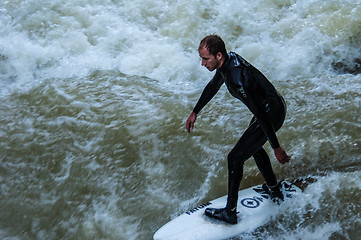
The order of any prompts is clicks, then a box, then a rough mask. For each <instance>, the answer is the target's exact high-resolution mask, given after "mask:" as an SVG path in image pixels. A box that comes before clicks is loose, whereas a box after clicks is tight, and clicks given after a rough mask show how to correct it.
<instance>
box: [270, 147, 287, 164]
mask: <svg viewBox="0 0 361 240" xmlns="http://www.w3.org/2000/svg"><path fill="white" fill-rule="evenodd" d="M273 150H274V153H275V156H276V158H277V160H278V161H279V162H280V163H281V164H285V163H287V162H289V161H290V159H291V157H290V156H288V155H287V153H286V151H285V150H284V149H283V148H282V147H281V146H279V147H278V148H275V149H273Z"/></svg>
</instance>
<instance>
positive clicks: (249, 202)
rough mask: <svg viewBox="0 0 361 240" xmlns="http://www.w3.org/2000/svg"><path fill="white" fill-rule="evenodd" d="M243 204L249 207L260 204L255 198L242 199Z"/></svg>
mask: <svg viewBox="0 0 361 240" xmlns="http://www.w3.org/2000/svg"><path fill="white" fill-rule="evenodd" d="M241 204H242V205H243V206H245V207H248V208H256V207H258V206H259V202H258V201H257V200H256V199H254V198H244V199H242V201H241Z"/></svg>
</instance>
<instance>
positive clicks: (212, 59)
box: [198, 47, 222, 71]
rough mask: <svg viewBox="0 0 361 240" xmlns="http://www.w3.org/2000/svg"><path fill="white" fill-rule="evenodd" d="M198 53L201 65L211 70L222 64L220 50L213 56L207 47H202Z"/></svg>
mask: <svg viewBox="0 0 361 240" xmlns="http://www.w3.org/2000/svg"><path fill="white" fill-rule="evenodd" d="M198 53H199V56H200V57H201V58H202V66H204V67H206V68H207V69H208V70H209V71H213V70H215V69H218V68H220V67H221V66H222V61H221V60H222V54H221V53H220V52H219V53H217V56H214V55H212V54H210V53H209V50H208V48H206V47H202V48H201V49H200V50H199V51H198Z"/></svg>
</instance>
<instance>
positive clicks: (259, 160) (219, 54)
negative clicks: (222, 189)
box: [186, 35, 290, 224]
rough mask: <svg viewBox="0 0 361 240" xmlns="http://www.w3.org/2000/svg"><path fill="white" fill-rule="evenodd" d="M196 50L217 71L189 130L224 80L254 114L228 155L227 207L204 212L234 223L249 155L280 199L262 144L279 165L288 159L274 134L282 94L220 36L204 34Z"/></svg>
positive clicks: (204, 63)
mask: <svg viewBox="0 0 361 240" xmlns="http://www.w3.org/2000/svg"><path fill="white" fill-rule="evenodd" d="M198 52H199V56H200V57H201V58H202V66H205V67H206V68H207V69H208V70H209V71H213V70H216V73H215V75H214V77H213V78H212V80H211V81H210V82H209V83H208V84H207V86H206V87H205V89H204V91H203V93H202V95H201V97H200V98H199V100H198V102H197V104H196V106H195V107H194V109H193V112H192V113H191V115H190V116H189V118H188V119H187V123H186V128H187V131H188V133H189V132H190V130H191V129H193V127H194V123H195V121H196V119H197V114H198V113H199V112H200V111H201V109H202V108H203V107H204V106H205V105H206V104H207V103H208V102H209V101H210V100H211V99H212V98H213V96H214V95H215V94H216V93H217V92H218V90H219V88H220V87H221V85H222V84H223V83H226V86H227V88H228V90H229V92H230V93H231V95H232V96H234V97H235V98H238V99H239V100H241V101H242V102H243V103H244V104H245V105H246V106H247V107H248V109H249V110H250V111H251V112H252V113H253V114H254V117H253V118H252V121H251V123H250V125H249V127H248V128H247V130H246V131H245V132H244V133H243V135H242V136H241V138H240V139H239V141H238V142H237V144H236V145H235V147H234V148H233V149H232V150H231V152H230V153H229V154H228V198H227V205H226V207H225V208H220V209H215V208H207V209H206V210H205V214H206V215H207V216H209V217H212V218H216V219H219V220H222V221H225V222H227V223H231V224H236V223H237V211H236V210H237V200H238V190H239V186H240V183H241V180H242V177H243V165H244V162H245V161H246V160H247V159H248V158H250V157H251V156H253V158H254V159H255V161H256V164H257V167H258V168H259V170H260V172H261V173H262V175H263V177H264V178H265V181H266V184H267V186H268V188H267V191H268V192H269V193H270V195H271V197H273V198H277V197H278V198H280V199H283V195H282V193H281V192H280V189H279V185H278V183H277V180H276V177H275V175H274V173H273V170H272V166H271V162H270V159H269V157H268V155H267V153H266V151H265V150H264V149H263V148H262V146H263V145H264V144H265V143H266V141H267V140H268V141H269V143H270V144H271V146H272V148H273V150H274V154H275V156H276V158H277V160H278V161H279V162H280V163H281V164H285V163H286V162H289V160H290V156H288V155H287V153H286V152H285V150H284V149H283V148H282V147H281V146H280V144H279V142H278V139H277V136H276V131H277V130H278V129H280V127H281V126H282V124H283V121H284V119H285V115H286V107H285V103H284V100H283V98H282V96H281V95H280V94H279V93H278V92H277V91H276V89H275V88H274V86H273V85H272V84H271V83H270V82H269V81H268V80H267V78H266V77H265V76H264V75H263V74H262V73H261V72H260V71H258V70H257V69H256V68H255V67H253V66H252V65H251V64H249V63H248V62H247V61H246V60H244V59H243V58H242V57H241V56H239V55H237V54H236V53H233V52H229V53H228V54H227V51H226V48H225V44H224V42H223V40H222V39H221V38H220V37H219V36H217V35H210V36H206V37H205V38H204V39H203V40H202V41H201V42H200V44H199V48H198Z"/></svg>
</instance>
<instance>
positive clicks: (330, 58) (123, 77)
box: [0, 0, 361, 239]
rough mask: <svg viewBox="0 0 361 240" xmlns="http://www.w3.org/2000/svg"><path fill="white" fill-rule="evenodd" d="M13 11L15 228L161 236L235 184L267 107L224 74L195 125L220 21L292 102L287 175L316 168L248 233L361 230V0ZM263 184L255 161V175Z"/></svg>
mask: <svg viewBox="0 0 361 240" xmlns="http://www.w3.org/2000/svg"><path fill="white" fill-rule="evenodd" d="M225 13H227V14H225ZM0 23H1V25H2V28H1V30H0V31H1V35H0V93H1V95H0V100H1V101H0V112H1V115H0V192H1V197H0V212H1V217H0V237H1V238H2V239H152V236H153V233H154V232H155V231H156V230H157V229H158V228H159V227H161V226H162V225H163V224H165V223H166V222H167V221H169V220H171V219H172V218H174V217H176V216H177V215H179V214H181V213H183V212H184V211H187V210H189V209H191V208H193V207H195V206H197V205H199V204H201V203H204V202H206V201H209V200H211V199H214V198H216V197H219V196H221V195H224V194H226V189H227V168H226V156H227V153H228V152H229V151H230V149H231V148H232V147H233V145H234V144H235V143H236V141H237V140H238V138H239V137H240V135H241V134H242V131H243V130H244V129H245V128H246V127H247V125H248V123H249V121H250V119H251V117H252V116H251V115H250V113H249V112H248V110H247V109H246V108H245V107H244V106H243V105H242V104H241V103H240V102H239V101H237V100H235V99H233V98H232V97H231V96H230V95H229V94H228V93H227V91H226V89H225V88H222V89H221V91H220V92H219V93H218V94H217V96H216V97H215V98H214V99H213V100H212V101H211V102H210V103H209V104H208V105H207V107H206V108H205V109H204V110H203V111H202V113H201V114H200V115H199V117H198V119H197V122H196V126H195V130H194V132H193V133H191V134H187V133H186V131H185V120H186V118H187V117H188V115H189V114H190V112H191V110H192V108H193V105H194V104H195V102H196V101H197V99H198V97H199V94H200V93H201V91H202V90H203V87H204V86H205V84H206V83H207V81H208V80H209V79H210V78H211V76H212V74H209V73H208V72H207V70H206V69H202V68H201V66H200V61H199V59H198V54H197V52H196V49H197V45H198V42H199V40H200V39H201V38H202V37H203V36H204V35H205V34H209V33H213V32H217V33H219V34H220V35H221V36H222V37H223V38H224V39H225V41H226V43H227V47H228V49H229V50H233V51H236V52H238V53H240V54H242V56H244V57H245V58H246V59H248V60H249V61H250V62H252V63H253V64H254V65H255V66H257V67H258V68H259V69H260V70H262V72H264V73H265V74H266V75H267V76H268V77H269V78H270V80H271V81H272V82H273V83H274V84H275V85H276V87H277V88H278V89H279V90H280V92H281V93H282V94H283V95H284V97H285V99H286V101H287V104H288V114H287V119H286V122H285V125H284V127H283V128H282V129H281V130H280V131H279V133H278V137H279V139H280V142H281V144H282V145H283V146H284V148H286V149H287V151H288V152H289V153H290V154H291V155H292V162H291V163H290V164H287V165H284V166H283V165H280V164H278V163H277V162H276V161H275V160H274V159H273V160H272V164H273V167H274V170H275V172H276V174H277V176H278V178H279V179H283V178H287V179H294V178H300V177H301V178H306V177H312V178H314V179H316V181H315V182H314V183H312V184H310V185H309V186H308V187H307V188H306V189H305V192H304V194H303V195H302V196H300V198H299V199H294V201H292V204H289V205H285V206H284V208H283V209H282V210H281V211H280V212H279V213H278V214H277V215H276V216H275V217H274V218H273V219H272V220H271V221H270V222H269V223H266V224H265V225H264V226H261V227H260V228H258V229H256V230H255V231H253V232H249V233H244V234H243V235H242V236H239V237H238V238H240V239H358V236H359V235H360V233H361V232H360V219H361V216H360V212H361V211H360V210H361V209H360V200H359V199H360V197H361V196H360V195H361V191H360V180H361V177H360V171H361V169H360V163H361V157H360V156H361V151H360V145H361V139H360V133H361V121H360V117H359V116H360V104H361V75H357V74H350V73H349V71H348V70H347V69H356V68H357V66H358V65H357V61H356V60H355V59H357V58H360V57H361V56H360V48H359V46H360V43H361V30H360V29H361V27H360V26H361V6H360V3H359V2H358V1H328V2H327V3H326V2H323V1H307V0H305V1H279V0H278V1H261V0H260V1H255V2H252V3H247V4H246V2H244V1H232V0H229V1H225V2H217V1H208V0H207V1H201V2H195V3H184V2H181V1H179V2H178V1H176V2H168V1H160V0H159V1H144V0H143V1H131V2H126V1H95V0H93V1H66V2H63V1H51V2H50V1H31V0H24V1H20V0H18V1H15V0H13V1H5V2H2V3H0ZM335 63H342V64H343V65H342V66H348V67H347V68H342V69H339V68H337V69H335V68H334V66H335ZM338 66H341V65H340V64H338ZM266 149H267V150H268V151H269V152H270V153H271V148H270V146H269V144H267V145H266ZM262 182H263V179H262V177H261V175H260V173H259V172H258V170H257V168H256V166H255V164H254V161H253V160H249V161H247V162H246V167H245V174H244V180H243V182H242V184H241V188H246V187H249V186H252V185H256V184H260V183H262Z"/></svg>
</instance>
